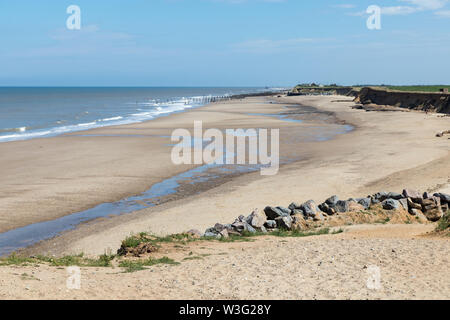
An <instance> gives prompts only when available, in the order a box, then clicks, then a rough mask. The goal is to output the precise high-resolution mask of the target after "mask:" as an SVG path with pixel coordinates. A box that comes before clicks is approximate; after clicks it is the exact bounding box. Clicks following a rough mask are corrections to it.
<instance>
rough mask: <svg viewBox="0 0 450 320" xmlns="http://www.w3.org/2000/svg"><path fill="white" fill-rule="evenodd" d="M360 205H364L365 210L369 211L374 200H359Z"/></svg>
mask: <svg viewBox="0 0 450 320" xmlns="http://www.w3.org/2000/svg"><path fill="white" fill-rule="evenodd" d="M357 200H358V203H359V204H360V205H362V206H363V207H364V209H366V210H367V209H369V208H370V205H371V204H372V200H371V199H370V198H362V199H357Z"/></svg>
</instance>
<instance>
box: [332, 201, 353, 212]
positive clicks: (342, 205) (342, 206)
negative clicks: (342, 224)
mask: <svg viewBox="0 0 450 320" xmlns="http://www.w3.org/2000/svg"><path fill="white" fill-rule="evenodd" d="M349 208H350V202H349V201H345V200H339V201H338V202H337V203H336V206H335V210H336V211H337V212H339V213H345V212H348V211H349Z"/></svg>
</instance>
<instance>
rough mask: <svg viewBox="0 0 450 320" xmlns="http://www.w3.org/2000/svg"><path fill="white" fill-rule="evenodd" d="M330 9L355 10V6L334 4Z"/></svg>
mask: <svg viewBox="0 0 450 320" xmlns="http://www.w3.org/2000/svg"><path fill="white" fill-rule="evenodd" d="M331 7H332V8H340V9H353V8H356V5H354V4H350V3H342V4H335V5H332V6H331Z"/></svg>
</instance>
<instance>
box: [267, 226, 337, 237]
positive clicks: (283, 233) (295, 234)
mask: <svg viewBox="0 0 450 320" xmlns="http://www.w3.org/2000/svg"><path fill="white" fill-rule="evenodd" d="M342 232H344V230H343V229H339V230H336V231H331V229H330V228H323V229H319V230H316V231H300V230H294V231H287V230H277V231H274V232H271V233H270V234H269V235H271V236H275V237H283V238H284V237H292V238H301V237H311V236H320V235H325V234H338V233H342Z"/></svg>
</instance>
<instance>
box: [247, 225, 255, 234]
mask: <svg viewBox="0 0 450 320" xmlns="http://www.w3.org/2000/svg"><path fill="white" fill-rule="evenodd" d="M246 229H247V230H246V231H248V232H250V233H256V229H255V228H253V227H252V226H251V225H249V224H247V225H246Z"/></svg>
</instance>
